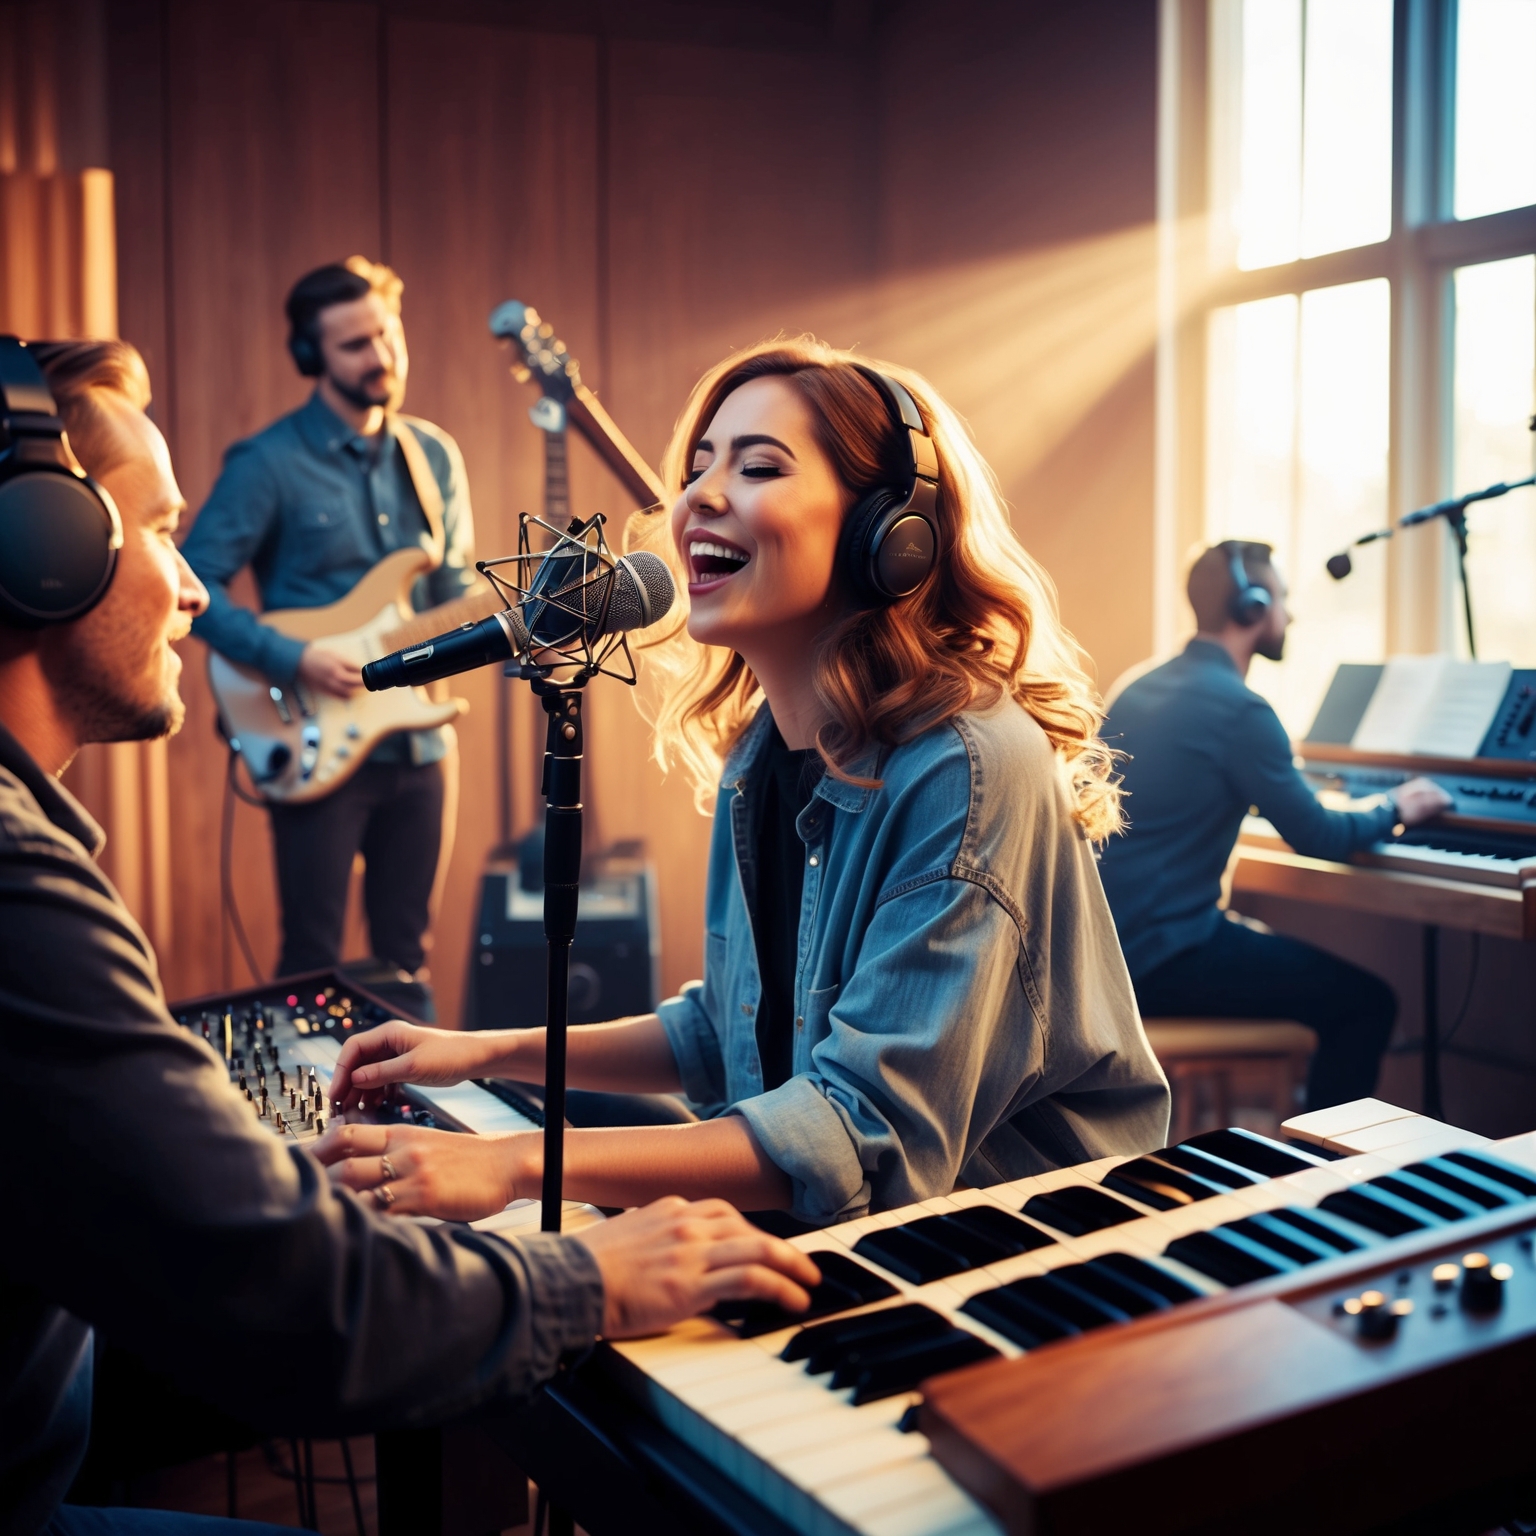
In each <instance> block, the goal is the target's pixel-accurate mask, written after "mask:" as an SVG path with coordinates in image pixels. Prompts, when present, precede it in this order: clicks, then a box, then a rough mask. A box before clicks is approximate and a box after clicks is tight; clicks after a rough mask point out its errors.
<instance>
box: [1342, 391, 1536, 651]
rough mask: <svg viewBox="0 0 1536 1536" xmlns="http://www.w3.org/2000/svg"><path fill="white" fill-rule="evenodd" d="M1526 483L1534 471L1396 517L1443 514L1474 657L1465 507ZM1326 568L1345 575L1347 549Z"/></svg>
mask: <svg viewBox="0 0 1536 1536" xmlns="http://www.w3.org/2000/svg"><path fill="white" fill-rule="evenodd" d="M1532 428H1533V430H1536V417H1533V418H1532ZM1526 485H1536V475H1527V476H1526V477H1525V479H1524V480H1501V481H1500V482H1499V483H1498V484H1497V485H1487V486H1484V487H1483V489H1482V490H1480V491H1468V492H1467V494H1466V495H1465V496H1452V497H1451V498H1450V499H1449V500H1447V501H1436V502H1432V503H1431V504H1430V505H1429V506H1427V507H1420V508H1419V509H1418V510H1417V511H1415V512H1409V513H1407V514H1405V515H1404V516H1402V517H1400V518H1398V520H1397V528H1412V527H1413V526H1414V525H1415V524H1417V523H1427V522H1429V521H1431V520H1432V519H1433V518H1437V517H1443V518H1444V519H1445V521H1446V523H1447V525H1448V526H1449V527H1450V530H1451V534H1452V536H1453V537H1454V538H1455V540H1456V574H1457V576H1458V578H1459V579H1460V581H1461V611H1462V617H1463V618H1464V619H1465V620H1466V625H1467V650H1468V652H1469V653H1470V655H1471V657H1472V659H1473V660H1474V661H1476V660H1477V633H1476V631H1475V630H1474V629H1473V627H1472V588H1471V586H1470V585H1469V584H1468V582H1467V508H1468V507H1470V506H1471V505H1472V503H1473V502H1475V501H1493V500H1494V499H1495V498H1496V497H1499V496H1506V495H1508V494H1509V492H1510V491H1518V490H1519V489H1520V488H1521V487H1522V486H1526ZM1397 528H1378V529H1377V530H1376V531H1375V532H1374V533H1367V534H1364V535H1362V536H1361V537H1360V538H1358V539H1356V540H1355V541H1354V543H1353V544H1352V545H1351V546H1350V548H1352V549H1353V548H1358V547H1359V546H1360V545H1361V544H1374V543H1375V542H1376V541H1377V540H1378V539H1390V538H1391V537H1392V535H1393V534H1394V533H1395V532H1396V531H1397ZM1335 565H1342V567H1343V569H1342V570H1335ZM1328 570H1329V574H1330V575H1332V576H1333V577H1334V579H1335V580H1339V579H1342V578H1343V577H1345V576H1347V575H1349V570H1350V564H1349V555H1348V552H1345V553H1344V554H1341V555H1335V556H1334V557H1333V558H1332V559H1331V560H1330V561H1329V562H1328Z"/></svg>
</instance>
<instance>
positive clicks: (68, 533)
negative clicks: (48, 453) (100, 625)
mask: <svg viewBox="0 0 1536 1536" xmlns="http://www.w3.org/2000/svg"><path fill="white" fill-rule="evenodd" d="M113 531H114V530H113V527H112V522H111V518H110V517H109V516H108V514H107V511H106V508H105V507H103V506H102V504H101V502H100V500H99V499H98V498H97V496H96V493H95V492H94V490H93V489H92V488H91V486H90V485H88V484H87V483H86V482H85V481H83V480H81V479H79V478H77V477H76V476H74V475H71V474H68V473H66V472H63V471H51V470H46V469H38V470H30V471H26V472H24V473H22V474H19V475H14V476H12V477H11V478H10V479H8V480H5V481H3V482H0V611H3V612H4V613H5V615H6V616H7V617H9V618H11V619H12V620H14V621H16V622H19V623H23V624H50V623H52V624H57V623H64V622H68V621H69V620H70V619H77V618H79V617H80V615H81V614H83V613H85V612H87V611H88V610H89V609H91V608H92V607H94V606H95V604H96V603H97V602H98V601H100V599H101V597H102V595H103V594H104V593H105V592H106V590H107V586H108V584H109V583H110V582H111V580H112V573H113V571H114V570H115V569H116V566H117V550H116V548H115V547H114V544H113Z"/></svg>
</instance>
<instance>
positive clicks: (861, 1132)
mask: <svg viewBox="0 0 1536 1536" xmlns="http://www.w3.org/2000/svg"><path fill="white" fill-rule="evenodd" d="M1019 961H1020V935H1019V931H1018V927H1017V924H1016V922H1015V920H1014V918H1013V916H1012V915H1011V913H1010V912H1009V911H1008V910H1007V908H1006V907H1004V906H1003V905H1002V904H1001V903H1000V902H998V901H997V900H996V899H995V898H994V896H993V895H992V894H991V892H990V891H989V890H988V889H987V888H986V886H985V885H984V884H983V883H981V882H979V881H977V880H973V879H969V878H966V877H964V876H961V875H956V874H951V873H950V872H948V871H942V872H937V873H935V874H934V875H933V876H932V877H931V878H929V879H927V880H924V881H922V882H920V883H917V884H916V885H915V886H912V885H909V886H908V888H906V889H904V890H903V891H902V893H901V894H899V895H895V896H893V897H890V898H888V899H886V900H883V901H881V902H880V903H879V905H878V906H877V907H876V908H875V911H874V914H873V918H872V920H871V922H870V924H869V926H868V928H867V929H866V930H865V932H864V935H863V937H862V940H861V942H860V945H859V951H858V957H857V963H856V965H855V966H854V968H853V969H852V971H851V973H850V974H849V975H848V979H847V981H846V982H845V983H844V984H843V985H842V987H841V989H840V990H838V991H837V992H836V995H835V998H833V997H824V996H822V995H821V994H817V993H814V992H813V993H811V994H809V997H808V1003H807V1006H809V1007H810V1008H812V1009H813V1010H817V1009H822V1010H825V1016H826V1027H827V1033H826V1036H825V1038H823V1039H821V1040H820V1041H819V1042H818V1043H817V1044H816V1045H815V1046H814V1048H813V1050H812V1053H811V1057H812V1063H813V1066H812V1070H811V1071H810V1072H808V1073H803V1074H801V1075H799V1076H797V1077H792V1078H791V1079H790V1080H789V1081H788V1082H786V1083H784V1084H783V1085H782V1086H780V1087H778V1088H775V1089H772V1090H770V1091H769V1092H767V1093H763V1094H759V1095H757V1096H756V1097H754V1098H750V1099H744V1100H742V1101H741V1102H739V1103H738V1104H736V1105H735V1106H734V1112H735V1113H737V1114H740V1115H741V1116H742V1117H743V1118H744V1119H745V1120H746V1121H747V1123H748V1124H749V1125H750V1126H751V1127H752V1130H753V1133H754V1134H755V1135H756V1137H757V1139H758V1141H759V1142H760V1143H761V1145H762V1147H763V1150H764V1151H765V1152H766V1153H767V1155H768V1157H769V1158H770V1159H772V1161H773V1162H774V1163H775V1164H777V1165H778V1166H779V1167H780V1168H782V1169H783V1170H784V1172H785V1173H787V1174H788V1175H789V1177H790V1179H791V1181H792V1183H793V1186H794V1209H795V1214H796V1215H798V1216H800V1217H802V1218H804V1219H806V1220H812V1221H829V1220H833V1219H836V1218H838V1217H844V1216H849V1215H854V1214H857V1213H858V1212H859V1211H861V1210H862V1209H863V1208H865V1207H866V1206H869V1205H871V1204H873V1205H875V1206H878V1207H880V1208H889V1207H892V1206H897V1205H906V1204H910V1203H911V1202H913V1201H917V1200H925V1199H929V1198H931V1197H932V1196H934V1195H939V1194H947V1193H948V1192H949V1190H950V1189H951V1188H952V1187H953V1186H954V1182H955V1179H956V1177H957V1176H958V1174H959V1172H960V1169H961V1168H962V1167H964V1165H965V1163H966V1161H967V1160H968V1159H969V1157H970V1155H971V1153H972V1152H973V1151H974V1150H975V1147H976V1145H977V1144H978V1143H979V1141H980V1140H981V1136H982V1135H984V1134H985V1132H986V1131H987V1130H990V1129H991V1127H992V1126H993V1124H995V1123H996V1121H997V1120H998V1119H999V1118H1000V1117H1001V1116H1002V1115H1003V1113H1004V1112H1005V1111H1006V1110H1007V1108H1008V1101H1007V1100H1006V1099H1003V1098H1001V1097H1000V1095H1002V1094H1005V1093H1006V1094H1008V1095H1009V1097H1010V1098H1011V1097H1013V1096H1014V1091H1015V1090H1016V1089H1017V1087H1018V1085H1019V1084H1020V1082H1021V1081H1023V1080H1024V1079H1025V1078H1026V1077H1027V1076H1028V1075H1029V1070H1030V1063H1031V1061H1032V1060H1033V1062H1034V1064H1035V1070H1036V1072H1038V1065H1039V1060H1040V1055H1041V1041H1040V1033H1039V1029H1038V1026H1037V1022H1036V1020H1035V1019H1034V1016H1033V1013H1032V1010H1031V1008H1030V1006H1029V1003H1028V999H1027V996H1026V993H1025V990H1024V987H1023V984H1022V980H1021V977H1020V974H1019ZM829 990H830V989H829ZM819 1025H820V1020H819V1019H817V1018H816V1017H815V1015H814V1013H813V1014H812V1015H811V1016H809V1017H807V1019H806V1026H807V1027H808V1028H818V1027H819ZM994 1101H995V1102H994ZM978 1131H979V1132H980V1134H978Z"/></svg>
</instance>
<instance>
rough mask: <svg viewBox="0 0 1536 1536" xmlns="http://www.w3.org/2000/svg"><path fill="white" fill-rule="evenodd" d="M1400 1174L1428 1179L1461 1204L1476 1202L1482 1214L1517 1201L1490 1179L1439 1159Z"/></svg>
mask: <svg viewBox="0 0 1536 1536" xmlns="http://www.w3.org/2000/svg"><path fill="white" fill-rule="evenodd" d="M1403 1172H1404V1173H1416V1174H1418V1176H1419V1177H1420V1178H1421V1179H1428V1180H1429V1181H1430V1183H1432V1184H1438V1185H1440V1187H1441V1188H1442V1189H1449V1190H1452V1191H1454V1192H1455V1193H1456V1194H1458V1195H1460V1196H1461V1197H1462V1199H1464V1200H1472V1201H1475V1202H1476V1203H1477V1204H1478V1205H1480V1206H1482V1208H1483V1209H1484V1210H1485V1211H1496V1210H1497V1209H1498V1208H1499V1207H1500V1206H1501V1205H1509V1204H1510V1203H1511V1202H1512V1201H1514V1200H1516V1199H1518V1198H1519V1196H1518V1195H1517V1194H1516V1193H1515V1192H1514V1191H1513V1190H1512V1189H1510V1188H1508V1187H1507V1186H1506V1185H1503V1184H1496V1183H1495V1182H1494V1181H1493V1180H1492V1179H1485V1178H1484V1177H1482V1175H1481V1174H1476V1173H1473V1172H1471V1170H1470V1169H1467V1168H1458V1167H1457V1166H1456V1165H1455V1164H1454V1163H1450V1164H1447V1163H1446V1162H1445V1160H1444V1159H1443V1158H1439V1157H1432V1158H1429V1159H1428V1160H1427V1161H1425V1162H1422V1163H1409V1164H1408V1166H1407V1167H1406V1168H1405V1169H1404V1170H1403Z"/></svg>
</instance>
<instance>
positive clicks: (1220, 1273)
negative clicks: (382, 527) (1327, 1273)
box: [1163, 1232, 1287, 1285]
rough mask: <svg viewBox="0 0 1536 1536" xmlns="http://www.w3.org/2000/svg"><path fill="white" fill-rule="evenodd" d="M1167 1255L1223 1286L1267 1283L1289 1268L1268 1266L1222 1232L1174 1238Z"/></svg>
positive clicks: (1281, 1265)
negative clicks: (1270, 1278) (1228, 1239)
mask: <svg viewBox="0 0 1536 1536" xmlns="http://www.w3.org/2000/svg"><path fill="white" fill-rule="evenodd" d="M1163 1252H1164V1253H1166V1254H1167V1255H1168V1257H1169V1258H1170V1259H1177V1260H1178V1261H1179V1263H1181V1264H1187V1265H1189V1267H1190V1268H1191V1269H1193V1270H1197V1271H1199V1273H1200V1274H1202V1275H1209V1276H1210V1278H1211V1279H1212V1280H1215V1281H1217V1282H1218V1283H1219V1284H1221V1285H1247V1284H1248V1283H1249V1282H1250V1281H1253V1280H1267V1279H1268V1278H1269V1277H1270V1276H1271V1275H1279V1274H1283V1273H1284V1272H1285V1269H1286V1267H1287V1266H1286V1265H1285V1264H1284V1263H1282V1262H1281V1261H1280V1260H1279V1259H1276V1261H1275V1262H1274V1263H1273V1264H1271V1263H1268V1262H1266V1261H1265V1260H1264V1259H1261V1258H1259V1256H1258V1255H1257V1254H1255V1253H1250V1252H1249V1251H1248V1250H1247V1249H1246V1248H1242V1247H1239V1246H1238V1244H1236V1243H1233V1242H1228V1241H1227V1240H1226V1238H1225V1237H1223V1236H1222V1235H1221V1234H1220V1233H1219V1232H1190V1233H1188V1234H1187V1235H1186V1236H1184V1237H1176V1238H1174V1240H1173V1241H1172V1242H1171V1243H1169V1244H1168V1246H1167V1247H1166V1248H1165V1249H1164V1250H1163Z"/></svg>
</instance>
